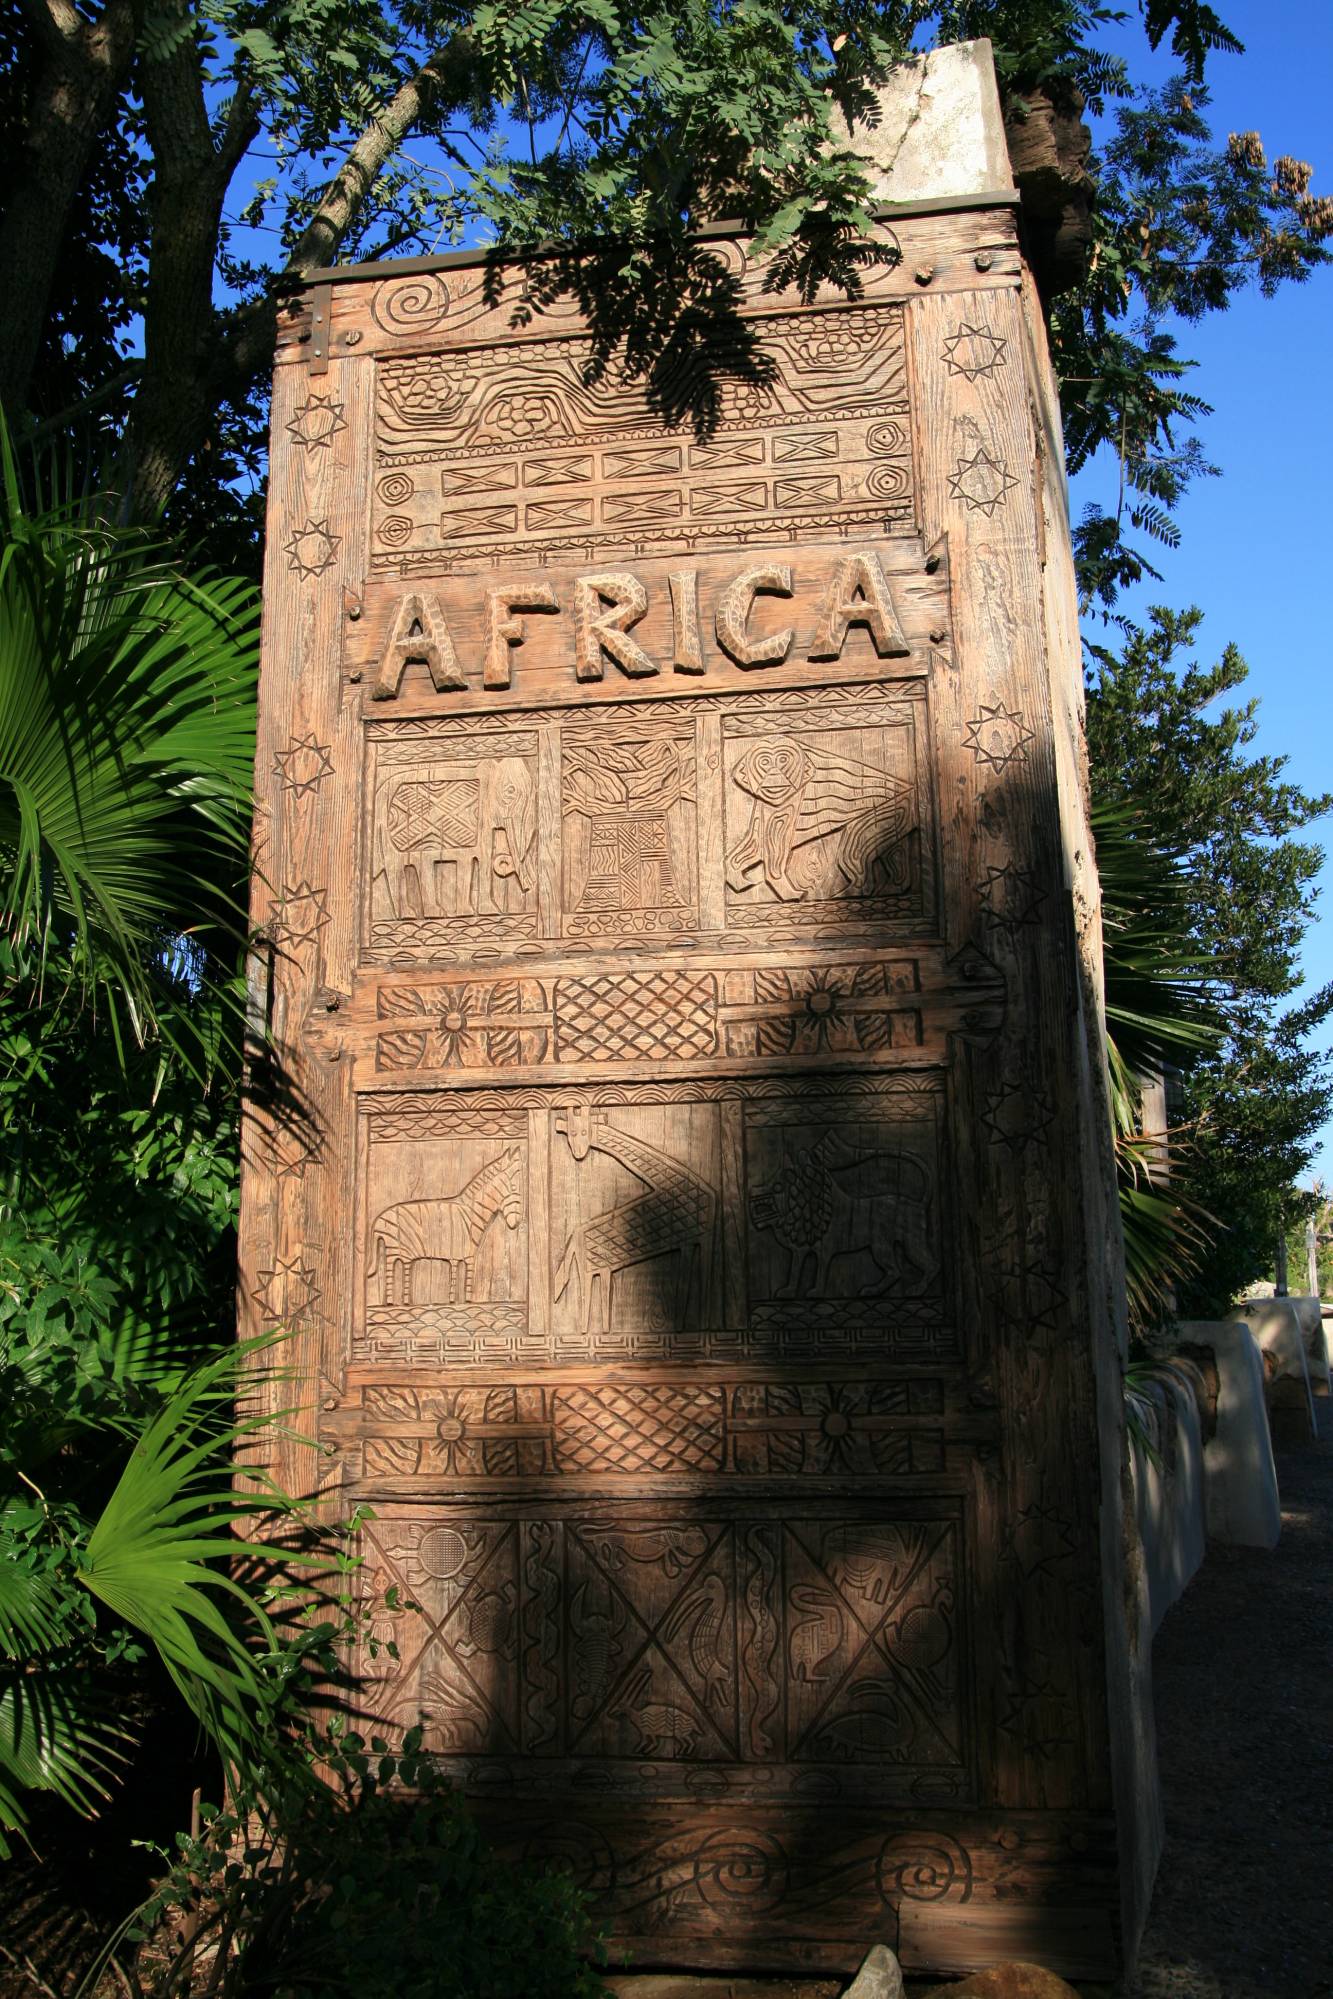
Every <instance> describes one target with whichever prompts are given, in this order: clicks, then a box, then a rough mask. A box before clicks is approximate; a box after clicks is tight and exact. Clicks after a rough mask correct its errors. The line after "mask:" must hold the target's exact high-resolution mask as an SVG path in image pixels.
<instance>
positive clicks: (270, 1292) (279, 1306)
mask: <svg viewBox="0 0 1333 1999" xmlns="http://www.w3.org/2000/svg"><path fill="white" fill-rule="evenodd" d="M319 1295H320V1294H319V1289H318V1287H317V1286H316V1283H315V1271H314V1266H313V1265H312V1264H309V1263H302V1261H301V1259H300V1257H299V1256H294V1257H292V1258H290V1259H284V1258H282V1257H279V1258H278V1259H277V1260H276V1261H275V1263H274V1265H273V1268H272V1269H271V1270H261V1271H260V1273H259V1282H258V1284H256V1286H255V1288H254V1290H253V1291H252V1292H251V1293H250V1296H251V1297H252V1298H253V1299H254V1301H255V1303H256V1304H257V1305H258V1307H259V1309H260V1311H261V1312H262V1313H263V1315H264V1317H265V1318H266V1319H272V1320H274V1321H275V1322H277V1321H281V1320H284V1319H286V1320H291V1319H295V1318H298V1317H299V1316H300V1314H301V1313H302V1312H308V1311H309V1310H310V1307H311V1306H312V1305H313V1304H314V1303H315V1302H316V1300H317V1299H318V1297H319Z"/></svg>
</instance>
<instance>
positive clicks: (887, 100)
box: [832, 41, 1014, 202]
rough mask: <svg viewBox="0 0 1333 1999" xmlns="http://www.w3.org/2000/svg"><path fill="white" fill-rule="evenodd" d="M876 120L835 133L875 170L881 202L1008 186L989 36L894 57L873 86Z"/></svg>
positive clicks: (836, 122) (837, 125) (837, 118)
mask: <svg viewBox="0 0 1333 1999" xmlns="http://www.w3.org/2000/svg"><path fill="white" fill-rule="evenodd" d="M878 96H879V115H878V117H877V118H876V120H875V123H874V124H873V125H871V124H867V123H866V122H865V121H863V120H858V121H857V123H856V126H855V127H854V129H853V130H852V132H851V133H850V134H849V133H848V130H847V127H846V125H845V124H844V123H843V121H842V118H841V114H839V113H837V112H835V113H834V115H833V119H832V125H833V130H834V133H835V136H836V137H837V138H839V139H840V140H842V141H843V143H844V144H846V145H848V146H849V147H850V148H851V150H852V151H853V152H856V153H859V154H860V155H861V157H862V158H863V159H864V160H865V161H866V162H867V164H868V165H869V166H870V167H871V168H872V169H873V173H872V179H873V184H874V191H875V196H876V198H877V199H878V200H879V201H883V202H890V201H904V202H912V201H934V200H938V199H940V198H941V197H942V196H947V195H966V194H992V193H996V192H999V191H1001V190H1008V189H1012V187H1013V184H1014V183H1013V178H1012V176H1011V174H1010V171H1009V150H1008V147H1007V146H1006V144H1005V137H1004V119H1003V118H1002V116H1001V114H1000V93H999V91H998V90H997V88H996V84H995V64H994V61H993V59H992V56H991V45H990V43H989V42H987V41H976V42H951V43H950V44H949V46H948V47H947V48H942V49H933V50H932V51H931V52H930V54H929V55H923V56H914V57H912V58H911V60H910V61H907V62H903V63H899V64H898V66H897V67H896V68H895V69H894V70H893V71H892V73H891V74H890V76H889V78H888V80H887V82H885V83H883V84H881V86H880V88H879V92H878Z"/></svg>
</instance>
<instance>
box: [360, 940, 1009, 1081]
mask: <svg viewBox="0 0 1333 1999" xmlns="http://www.w3.org/2000/svg"><path fill="white" fill-rule="evenodd" d="M1004 1000H1005V989H1004V980H1003V977H1002V975H1001V974H1000V972H999V971H998V970H997V969H996V967H995V966H994V965H993V964H992V963H991V962H990V960H989V959H988V958H987V957H986V956H985V955H984V953H982V952H980V951H978V950H976V949H975V948H973V947H970V946H969V947H967V948H966V949H964V950H963V951H961V952H959V953H956V954H955V955H954V956H953V957H952V958H946V956H945V954H944V952H943V950H942V949H939V948H934V949H929V950H926V951H919V952H917V953H916V954H914V955H913V956H911V957H907V956H903V955H901V954H897V955H892V956H890V955H887V954H876V955H873V956H872V955H869V954H867V955H866V956H865V957H864V958H860V959H857V960H856V961H854V962H851V963H847V964H830V963H828V962H826V961H822V962H818V963H809V964H800V965H788V966H786V967H779V966H751V967H746V968H737V967H733V968H728V967H726V966H725V965H719V966H718V967H717V968H716V969H713V968H712V967H708V966H703V965H700V964H699V962H698V960H697V958H692V959H691V962H690V965H689V967H688V968H683V967H680V966H674V965H663V966H654V965H652V964H651V963H650V962H645V961H643V960H640V962H639V965H638V966H637V967H636V969H635V970H634V971H623V972H599V973H587V972H569V973H564V974H561V975H559V976H557V977H555V978H530V977H521V976H520V977H512V978H489V979H487V978H481V979H478V978H466V977H463V976H461V975H455V976H439V975H436V976H435V977H433V978H431V979H429V980H424V979H422V980H414V981H413V982H412V983H411V984H407V983H405V982H403V981H402V980H399V979H389V978H386V979H383V980H381V981H380V982H379V983H378V984H377V985H376V986H375V987H374V988H373V991H371V992H368V993H366V994H364V995H358V996H357V999H356V1000H355V1001H354V1002H353V1005H352V1007H351V1008H350V1009H342V1010H341V1018H340V1020H339V1023H338V1031H339V1032H340V1033H342V1032H344V1031H345V1030H346V1028H347V1027H348V1025H349V1024H350V1025H352V1026H353V1027H354V1028H357V1029H359V1028H360V1027H361V1023H362V1018H363V1013H364V1010H365V1009H367V1008H369V1007H372V1006H373V1009H374V1013H373V1025H372V1024H371V1021H370V1020H368V1019H367V1020H366V1021H365V1027H366V1030H367V1032H368V1035H369V1036H370V1037H373V1050H374V1052H373V1056H372V1057H371V1059H370V1063H369V1070H370V1071H373V1074H374V1075H375V1076H379V1077H391V1076H399V1075H401V1074H402V1073H403V1072H404V1071H407V1070H415V1071H429V1072H432V1073H433V1074H436V1075H438V1076H439V1078H440V1080H441V1081H447V1082H451V1083H466V1082H471V1081H475V1080H476V1074H477V1071H479V1070H488V1069H490V1070H495V1069H498V1070H505V1071H513V1070H525V1069H527V1070H541V1069H550V1068H558V1069H564V1068H580V1067H582V1066H583V1065H586V1064H593V1065H595V1067H596V1068H597V1069H599V1070H600V1071H602V1072H609V1071H613V1070H615V1069H618V1068H620V1069H633V1068H636V1067H637V1068H642V1067H643V1065H647V1064H652V1065H657V1064H660V1063H663V1062H666V1063H670V1064H671V1065H672V1067H673V1068H679V1067H682V1066H695V1065H698V1066H706V1067H707V1068H708V1069H709V1071H710V1072H714V1071H716V1069H717V1067H718V1065H719V1064H720V1063H723V1062H729V1061H737V1062H739V1061H744V1062H745V1063H746V1064H747V1065H749V1066H751V1067H753V1066H754V1065H756V1064H757V1065H759V1066H760V1067H763V1066H765V1065H767V1064H769V1063H772V1062H782V1063H784V1064H785V1063H788V1058H789V1057H791V1056H798V1057H800V1058H801V1060H802V1061H803V1062H805V1063H808V1064H814V1065H815V1066H818V1065H819V1064H820V1063H822V1062H828V1063H830V1064H832V1063H834V1062H839V1061H842V1060H844V1059H845V1058H846V1057H847V1056H853V1057H855V1058H857V1059H858V1060H859V1061H869V1062H872V1063H874V1062H883V1063H886V1064H889V1065H892V1066H895V1067H899V1066H904V1065H913V1064H915V1065H925V1064H932V1065H934V1064H938V1063H940V1062H942V1061H944V1060H945V1059H946V1058H947V1055H948V1047H949V1039H950V1037H951V1036H952V1035H954V1034H961V1035H963V1036H965V1037H967V1038H968V1039H970V1040H973V1041H982V1040H985V1039H987V1038H988V1037H989V1036H991V1035H993V1034H994V1033H995V1032H996V1031H997V1030H998V1028H999V1026H1000V1024H1001V1021H1002V1019H1003V1016H1004ZM358 1080H361V1081H364V1080H370V1077H369V1075H366V1076H365V1077H362V1076H361V1074H360V1073H359V1075H358Z"/></svg>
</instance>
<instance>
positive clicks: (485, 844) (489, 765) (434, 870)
mask: <svg viewBox="0 0 1333 1999" xmlns="http://www.w3.org/2000/svg"><path fill="white" fill-rule="evenodd" d="M382 824H383V833H382V838H381V842H380V866H381V869H382V871H383V874H384V878H385V882H386V885H387V888H388V895H389V901H390V905H391V907H392V910H393V914H394V915H395V916H398V917H403V916H468V915H472V916H496V915H499V914H501V913H502V910H503V908H504V906H505V905H504V904H503V903H502V902H501V901H500V900H498V899H497V889H496V884H497V882H508V881H513V882H515V883H517V885H518V887H519V889H520V890H521V891H522V892H523V893H524V894H525V895H526V894H527V893H528V891H529V890H530V888H531V886H532V869H531V863H530V855H531V849H532V843H533V837H534V832H535V825H536V804H535V797H534V786H533V779H532V772H531V771H530V770H529V768H528V766H527V764H526V763H525V762H524V760H523V758H522V757H492V758H484V759H481V760H480V761H479V762H478V763H477V764H475V765H474V766H473V774H472V775H469V776H467V777H463V776H457V777H454V776H449V777H434V776H431V777H409V778H404V779H401V780H400V781H399V782H398V783H397V784H395V785H394V786H393V788H392V790H391V791H390V792H389V794H388V806H387V811H386V812H385V815H384V819H383V822H382Z"/></svg>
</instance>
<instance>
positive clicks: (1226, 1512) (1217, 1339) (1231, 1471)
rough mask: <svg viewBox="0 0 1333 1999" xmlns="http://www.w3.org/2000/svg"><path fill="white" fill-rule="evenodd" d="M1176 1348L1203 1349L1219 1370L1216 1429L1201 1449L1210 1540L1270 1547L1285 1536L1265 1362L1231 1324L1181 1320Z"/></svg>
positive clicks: (1243, 1331) (1246, 1331) (1250, 1337)
mask: <svg viewBox="0 0 1333 1999" xmlns="http://www.w3.org/2000/svg"><path fill="white" fill-rule="evenodd" d="M1176 1340H1177V1344H1178V1345H1180V1346H1181V1347H1183V1348H1185V1349H1186V1350H1187V1351H1188V1349H1189V1348H1191V1347H1203V1348H1206V1349H1208V1350H1209V1351H1210V1352H1211V1354H1212V1356H1213V1360H1214V1364H1215V1365H1216V1368H1217V1428H1216V1430H1215V1432H1214V1433H1213V1435H1212V1437H1210V1438H1209V1440H1208V1442H1207V1443H1206V1444H1205V1445H1204V1451H1203V1498H1204V1518H1205V1522H1206V1525H1207V1528H1208V1537H1209V1539H1210V1540H1213V1541H1223V1542H1226V1543H1228V1544H1229V1545H1231V1546H1233V1547H1240V1548H1275V1547H1276V1546H1277V1541H1278V1536H1279V1534H1280V1533H1281V1532H1282V1507H1281V1503H1280V1501H1279V1499H1278V1490H1277V1470H1276V1468H1275V1466H1274V1463H1273V1440H1272V1437H1271V1435H1270V1433H1269V1428H1268V1412H1267V1407H1266V1400H1265V1377H1264V1363H1263V1356H1262V1355H1261V1354H1260V1352H1259V1347H1258V1344H1257V1342H1256V1340H1255V1337H1254V1334H1253V1333H1252V1332H1251V1331H1250V1328H1249V1326H1248V1325H1246V1324H1245V1323H1244V1322H1243V1321H1242V1322H1237V1321H1236V1320H1234V1319H1184V1320H1181V1322H1180V1323H1179V1324H1178V1325H1177V1327H1176Z"/></svg>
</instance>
